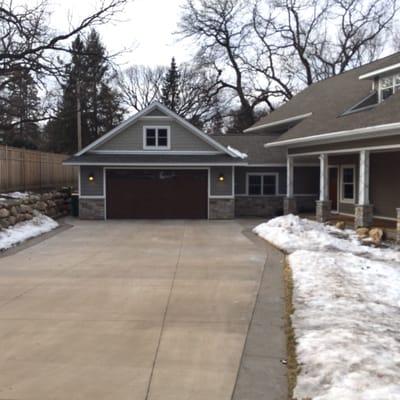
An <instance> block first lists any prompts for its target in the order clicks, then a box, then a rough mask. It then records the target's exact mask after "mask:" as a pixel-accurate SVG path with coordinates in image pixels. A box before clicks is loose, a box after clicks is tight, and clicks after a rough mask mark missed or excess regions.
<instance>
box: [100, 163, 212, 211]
mask: <svg viewBox="0 0 400 400" xmlns="http://www.w3.org/2000/svg"><path fill="white" fill-rule="evenodd" d="M207 182H208V181H207V171H205V170H135V169H131V170H108V171H107V218H116V219H122V218H146V219H150V218H158V219H164V218H207V198H208V195H207Z"/></svg>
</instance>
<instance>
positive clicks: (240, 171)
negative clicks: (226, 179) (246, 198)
mask: <svg viewBox="0 0 400 400" xmlns="http://www.w3.org/2000/svg"><path fill="white" fill-rule="evenodd" d="M257 172H259V173H261V174H265V173H278V182H279V193H278V194H285V193H286V167H236V169H235V194H237V195H245V194H246V191H247V188H246V185H247V178H246V177H247V174H249V173H257Z"/></svg>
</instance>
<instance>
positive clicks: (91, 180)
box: [88, 174, 94, 182]
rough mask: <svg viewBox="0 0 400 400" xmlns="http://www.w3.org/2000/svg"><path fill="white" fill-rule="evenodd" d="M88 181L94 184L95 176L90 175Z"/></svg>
mask: <svg viewBox="0 0 400 400" xmlns="http://www.w3.org/2000/svg"><path fill="white" fill-rule="evenodd" d="M88 180H89V182H93V181H94V174H89V177H88Z"/></svg>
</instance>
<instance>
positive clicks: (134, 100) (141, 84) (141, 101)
mask: <svg viewBox="0 0 400 400" xmlns="http://www.w3.org/2000/svg"><path fill="white" fill-rule="evenodd" d="M165 72H166V68H165V67H163V66H158V67H154V68H151V67H148V66H144V65H133V66H131V67H129V68H127V69H126V70H124V71H122V72H119V73H118V76H117V84H118V86H119V89H120V91H121V93H122V96H123V101H124V104H125V105H126V106H127V107H128V108H131V109H134V110H135V111H140V110H143V109H144V108H146V107H147V106H148V105H149V104H150V103H151V102H153V101H155V100H159V99H160V96H161V86H162V82H163V78H164V74H165Z"/></svg>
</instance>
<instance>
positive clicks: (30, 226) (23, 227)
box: [0, 214, 58, 251]
mask: <svg viewBox="0 0 400 400" xmlns="http://www.w3.org/2000/svg"><path fill="white" fill-rule="evenodd" d="M57 226H58V223H57V222H56V221H54V220H53V219H51V218H50V217H47V216H46V215H43V214H41V215H39V216H37V217H34V218H33V219H31V220H30V221H24V222H19V223H18V224H16V225H14V226H12V227H10V228H8V229H4V230H2V231H0V251H1V250H6V249H9V248H10V247H12V246H15V245H16V244H18V243H21V242H23V241H24V240H27V239H30V238H33V237H36V236H39V235H41V234H43V233H46V232H50V231H51V230H53V229H55V228H57Z"/></svg>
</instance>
